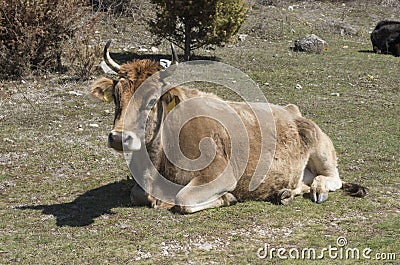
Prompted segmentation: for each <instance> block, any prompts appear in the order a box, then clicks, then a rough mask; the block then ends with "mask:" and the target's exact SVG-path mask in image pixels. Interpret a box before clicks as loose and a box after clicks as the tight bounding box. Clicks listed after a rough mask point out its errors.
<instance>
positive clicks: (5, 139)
mask: <svg viewBox="0 0 400 265" xmlns="http://www.w3.org/2000/svg"><path fill="white" fill-rule="evenodd" d="M3 142H6V143H10V144H13V143H14V140H13V139H10V138H3Z"/></svg>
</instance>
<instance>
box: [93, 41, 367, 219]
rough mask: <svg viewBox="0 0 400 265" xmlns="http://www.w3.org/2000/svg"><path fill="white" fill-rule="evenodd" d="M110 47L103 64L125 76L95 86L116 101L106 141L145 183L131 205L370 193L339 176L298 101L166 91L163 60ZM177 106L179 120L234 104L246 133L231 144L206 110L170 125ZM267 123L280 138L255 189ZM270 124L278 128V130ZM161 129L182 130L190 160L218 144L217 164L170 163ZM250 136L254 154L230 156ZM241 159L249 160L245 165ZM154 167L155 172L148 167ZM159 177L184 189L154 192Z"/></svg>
mask: <svg viewBox="0 0 400 265" xmlns="http://www.w3.org/2000/svg"><path fill="white" fill-rule="evenodd" d="M108 47H109V43H107V45H106V47H105V49H104V58H105V61H106V63H107V64H108V65H109V66H110V67H111V68H112V69H113V70H114V71H115V72H117V73H118V75H119V77H118V79H116V80H112V79H109V78H100V79H99V80H97V81H95V82H94V84H93V85H92V88H91V93H92V95H93V96H94V97H96V98H98V99H100V100H104V101H107V102H111V101H114V103H115V119H114V128H113V130H112V131H111V133H110V134H109V137H108V145H109V147H111V148H113V149H115V150H117V151H124V152H129V153H131V154H132V162H131V163H133V164H134V167H135V168H136V171H135V172H134V175H135V179H138V178H139V179H141V181H140V185H137V184H136V185H135V186H134V187H133V189H132V192H131V199H132V203H133V204H135V205H151V206H152V207H155V208H172V209H173V210H174V211H176V212H179V213H193V212H197V211H200V210H204V209H208V208H214V207H220V206H229V205H232V204H234V203H236V202H237V201H244V200H263V201H276V202H278V203H281V204H288V203H290V202H291V201H292V199H293V197H294V196H296V195H300V194H303V193H309V194H310V197H311V200H312V201H314V202H316V203H322V202H324V201H326V200H327V198H328V192H329V191H335V190H337V189H341V188H342V189H344V190H345V191H347V193H349V194H350V195H353V196H357V197H363V196H365V194H366V192H365V189H364V188H363V187H362V186H360V185H357V184H350V183H345V182H342V181H341V179H340V178H339V174H338V169H337V159H336V152H335V149H334V147H333V144H332V142H331V140H330V139H329V137H328V136H327V135H326V134H325V133H324V132H322V130H321V129H320V128H319V127H318V126H317V125H316V124H315V123H314V122H312V121H310V120H308V119H306V118H304V117H302V115H301V113H300V111H299V109H298V108H297V106H295V105H288V106H285V107H282V106H277V105H273V104H261V103H259V104H257V103H254V104H247V103H245V102H226V101H223V100H222V99H220V98H219V97H217V96H215V95H213V94H207V93H204V92H200V91H198V90H194V89H188V88H185V87H181V86H177V87H168V86H167V87H168V88H167V89H166V85H165V83H164V82H163V81H164V77H163V76H165V72H163V71H161V72H160V70H161V69H162V67H161V66H160V64H159V63H158V62H155V61H150V60H136V61H133V62H131V63H128V64H124V65H122V66H120V65H118V64H117V63H116V62H114V61H113V60H112V59H111V58H110V56H109V53H108ZM151 75H153V76H152V77H151V78H150V79H148V78H149V77H150V76H151ZM146 79H148V80H150V81H148V82H146V86H145V91H144V94H143V95H144V96H143V97H136V96H135V97H134V98H133V99H132V102H131V103H130V104H129V102H130V100H131V98H132V96H133V95H134V93H135V92H136V91H137V90H138V89H139V87H140V85H141V84H142V83H143V82H144V81H145V80H146ZM143 87H144V86H142V87H141V88H140V89H142V88H143ZM142 90H143V89H142ZM199 100H200V101H199ZM199 102H200V103H199ZM171 103H173V106H174V108H176V110H178V109H179V108H180V107H181V106H183V107H182V108H186V109H180V112H176V113H178V114H176V115H175V116H173V117H175V118H171V119H176V120H180V119H181V118H182V117H179V113H187V112H193V111H198V112H199V113H208V114H209V116H211V117H212V116H213V115H214V114H215V113H225V114H226V111H225V108H224V106H229V107H230V109H231V110H232V113H231V114H232V116H237V117H240V119H241V120H242V122H243V125H244V127H245V130H246V132H247V135H245V136H246V137H241V138H240V137H239V138H237V139H236V140H235V141H236V142H234V143H233V142H231V138H230V137H231V135H229V133H228V132H227V130H226V128H225V127H223V126H221V125H220V124H219V123H218V122H216V121H215V120H213V119H211V118H209V117H206V116H204V115H200V116H199V117H196V118H194V119H192V120H190V122H188V123H187V124H185V126H183V127H182V128H174V127H173V126H172V127H171V126H166V125H165V124H164V122H165V119H166V117H168V116H167V115H168V114H169V113H170V112H171ZM186 103H187V104H186ZM174 111H175V109H174ZM174 111H172V112H171V116H172V113H174ZM271 112H272V116H273V118H266V119H259V117H272V116H268V115H270V114H271ZM256 114H257V117H256ZM177 115H178V116H177ZM227 116H229V115H227ZM124 122H125V123H126V124H128V125H126V124H125V125H124ZM172 124H173V123H172ZM166 127H168V128H166ZM144 128H145V129H144ZM264 128H267V129H265V130H266V131H267V132H266V133H264V137H266V138H264V141H265V140H267V142H268V141H269V142H274V143H275V146H274V147H275V152H274V153H273V157H272V158H271V164H270V165H269V171H268V173H267V175H266V176H264V177H263V179H262V181H261V182H260V183H259V185H258V186H257V187H256V188H255V189H249V185H250V182H251V179H252V177H253V174H254V173H255V171H257V165H258V164H259V163H258V162H259V160H267V157H259V156H260V154H261V153H262V152H261V151H262V148H263V147H262V146H261V135H262V133H263V131H261V129H262V130H264ZM268 128H275V134H273V133H271V132H270V131H268V130H269V129H268ZM163 129H164V130H167V131H168V130H169V132H167V133H175V134H176V133H179V144H180V145H179V150H180V151H181V152H182V153H183V154H184V155H185V156H186V157H187V158H188V159H191V160H194V159H196V158H198V157H200V156H201V152H200V150H199V145H200V144H201V141H202V139H205V138H209V139H212V140H213V145H214V149H215V156H214V157H213V160H212V162H211V163H210V164H209V165H208V166H207V167H205V168H202V169H201V170H187V169H183V168H180V167H178V166H176V165H175V164H173V163H171V162H170V161H169V160H168V158H167V156H166V153H165V150H164V148H165V146H166V144H168V143H165V142H164V141H163V139H162V133H163ZM164 133H165V132H164ZM246 141H247V142H248V144H249V147H250V148H249V150H250V151H249V152H248V153H246V152H243V153H244V154H243V155H242V156H241V155H240V154H239V155H238V156H236V157H234V158H232V157H231V154H232V152H233V145H234V144H238V146H240V145H241V144H243V145H244V143H245V142H246ZM200 149H201V148H200ZM143 152H146V153H147V154H148V155H149V158H150V160H151V163H149V162H148V161H146V160H143V159H142V158H143V157H142V156H141V155H140V154H142V153H143ZM232 160H233V161H232ZM242 161H246V163H245V164H244V165H243V163H242ZM150 164H151V165H150ZM151 166H154V168H155V170H156V171H154V170H150V169H149V168H150V167H151ZM237 172H241V173H240V174H239V175H238V173H237ZM157 174H160V175H161V176H162V177H164V178H165V179H167V180H168V181H170V182H172V183H176V184H177V185H181V186H183V188H182V189H180V190H179V191H178V192H177V194H176V196H175V197H174V198H172V199H171V200H169V201H163V200H160V197H159V196H157V197H153V194H155V193H156V194H162V193H163V188H164V187H163V186H162V185H161V184H160V183H161V182H159V181H158V180H156V178H155V175H157ZM139 175H140V176H139ZM202 185H205V186H207V188H202Z"/></svg>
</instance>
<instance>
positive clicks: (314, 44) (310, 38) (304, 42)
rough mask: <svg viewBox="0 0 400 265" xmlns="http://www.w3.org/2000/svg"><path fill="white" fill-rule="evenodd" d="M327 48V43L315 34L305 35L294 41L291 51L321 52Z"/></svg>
mask: <svg viewBox="0 0 400 265" xmlns="http://www.w3.org/2000/svg"><path fill="white" fill-rule="evenodd" d="M327 49H328V43H327V42H326V41H324V40H323V39H322V38H320V37H318V36H317V35H315V34H310V35H307V36H305V37H303V38H300V39H297V40H295V41H294V47H292V50H293V51H298V52H310V53H323V52H324V51H325V50H327Z"/></svg>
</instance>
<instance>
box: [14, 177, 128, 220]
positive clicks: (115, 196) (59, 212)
mask: <svg viewBox="0 0 400 265" xmlns="http://www.w3.org/2000/svg"><path fill="white" fill-rule="evenodd" d="M132 185H133V181H130V180H123V181H118V182H114V183H110V184H107V185H104V186H101V187H98V188H96V189H92V190H89V191H87V192H85V193H83V194H82V195H79V196H78V197H77V198H76V199H75V200H73V201H72V202H67V203H60V204H50V205H27V206H21V207H18V208H17V209H20V210H27V209H31V210H40V211H42V213H43V214H47V215H53V216H54V217H55V218H56V224H57V226H71V227H81V226H87V225H90V224H92V223H93V222H94V219H95V218H97V217H100V216H102V215H104V214H114V213H113V211H112V209H113V208H119V207H130V206H131V204H130V196H129V194H130V189H131V187H132Z"/></svg>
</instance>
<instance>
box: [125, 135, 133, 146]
mask: <svg viewBox="0 0 400 265" xmlns="http://www.w3.org/2000/svg"><path fill="white" fill-rule="evenodd" d="M132 140H133V138H132V136H130V135H129V134H128V135H126V136H125V138H124V143H125V144H129V143H130V142H131V141H132Z"/></svg>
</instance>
